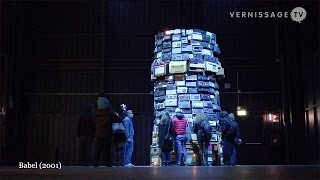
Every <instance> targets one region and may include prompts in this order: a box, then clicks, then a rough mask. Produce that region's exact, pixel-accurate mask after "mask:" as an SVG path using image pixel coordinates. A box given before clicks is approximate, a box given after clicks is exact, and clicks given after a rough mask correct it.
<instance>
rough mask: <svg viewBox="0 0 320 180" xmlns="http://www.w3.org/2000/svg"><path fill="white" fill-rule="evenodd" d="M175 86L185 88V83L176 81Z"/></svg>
mask: <svg viewBox="0 0 320 180" xmlns="http://www.w3.org/2000/svg"><path fill="white" fill-rule="evenodd" d="M175 83H176V86H185V85H186V81H176V82H175Z"/></svg>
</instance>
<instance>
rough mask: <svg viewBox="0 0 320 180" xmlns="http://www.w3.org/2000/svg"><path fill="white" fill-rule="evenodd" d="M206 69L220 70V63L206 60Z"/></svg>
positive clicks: (211, 70)
mask: <svg viewBox="0 0 320 180" xmlns="http://www.w3.org/2000/svg"><path fill="white" fill-rule="evenodd" d="M204 63H205V71H210V72H215V73H217V72H218V65H217V64H216V63H213V62H209V61H205V62H204Z"/></svg>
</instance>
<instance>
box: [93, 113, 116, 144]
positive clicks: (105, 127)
mask: <svg viewBox="0 0 320 180" xmlns="http://www.w3.org/2000/svg"><path fill="white" fill-rule="evenodd" d="M95 124H96V133H95V138H111V137H112V121H111V120H110V119H109V118H108V111H106V110H105V109H101V110H100V109H99V110H98V111H97V113H96V116H95Z"/></svg>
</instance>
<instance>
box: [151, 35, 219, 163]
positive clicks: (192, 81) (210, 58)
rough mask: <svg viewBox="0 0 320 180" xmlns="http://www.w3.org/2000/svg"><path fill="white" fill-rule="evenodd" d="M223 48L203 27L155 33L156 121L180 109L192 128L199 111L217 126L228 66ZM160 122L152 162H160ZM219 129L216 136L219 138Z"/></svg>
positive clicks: (154, 80)
mask: <svg viewBox="0 0 320 180" xmlns="http://www.w3.org/2000/svg"><path fill="white" fill-rule="evenodd" d="M219 54H220V49H219V46H218V44H217V38H216V35H215V34H214V33H211V32H208V31H203V30H199V29H188V30H186V29H175V30H168V31H166V32H161V33H158V34H157V35H155V49H154V61H153V63H152V65H151V80H152V81H153V82H154V112H155V117H156V120H158V117H159V116H160V114H161V113H162V112H163V111H167V112H169V114H170V116H171V117H173V116H174V115H175V113H174V112H175V109H176V108H178V107H179V108H180V109H181V110H182V113H183V114H184V116H185V117H186V118H187V119H188V121H189V125H190V127H192V126H193V120H194V117H195V115H196V114H197V113H205V114H206V115H207V117H208V119H209V121H210V124H211V125H212V126H213V127H215V126H216V122H217V120H218V113H219V112H220V111H221V108H220V97H219V85H218V83H217V81H218V80H219V79H221V77H224V69H223V68H222V67H221V63H220V61H219V59H218V56H219ZM158 122H159V120H158V121H155V126H154V127H155V128H154V131H153V145H152V147H151V164H157V163H156V160H155V158H152V155H154V156H156V155H157V153H158V152H159V151H158V150H157V149H156V147H157V138H156V137H157V128H156V125H157V123H158ZM217 140H218V137H217V133H216V129H215V128H213V139H212V141H217Z"/></svg>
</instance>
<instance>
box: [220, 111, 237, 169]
mask: <svg viewBox="0 0 320 180" xmlns="http://www.w3.org/2000/svg"><path fill="white" fill-rule="evenodd" d="M231 116H232V115H231ZM233 118H234V116H233ZM219 126H220V127H219V128H220V131H221V134H222V142H221V144H222V145H223V147H222V151H223V163H224V165H227V166H230V165H232V162H231V156H232V154H233V148H234V141H235V138H236V137H237V124H236V122H235V121H233V120H231V118H230V116H229V114H228V113H227V112H226V111H223V112H222V113H221V118H220V120H219Z"/></svg>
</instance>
